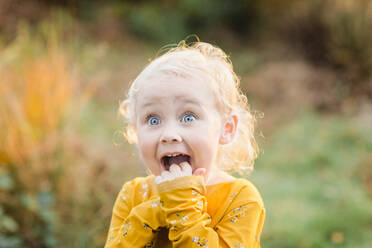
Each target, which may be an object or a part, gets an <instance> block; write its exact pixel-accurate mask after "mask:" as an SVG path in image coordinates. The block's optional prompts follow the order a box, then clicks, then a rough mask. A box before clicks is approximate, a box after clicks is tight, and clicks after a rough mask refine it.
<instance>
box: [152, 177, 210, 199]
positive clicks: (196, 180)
mask: <svg viewBox="0 0 372 248" xmlns="http://www.w3.org/2000/svg"><path fill="white" fill-rule="evenodd" d="M157 188H158V191H159V193H163V192H167V191H172V190H175V189H182V188H194V189H197V190H198V191H199V192H200V193H201V194H203V195H204V194H205V192H206V189H205V185H204V178H203V177H202V176H185V177H179V178H176V179H174V180H171V181H165V182H162V183H159V184H158V185H157Z"/></svg>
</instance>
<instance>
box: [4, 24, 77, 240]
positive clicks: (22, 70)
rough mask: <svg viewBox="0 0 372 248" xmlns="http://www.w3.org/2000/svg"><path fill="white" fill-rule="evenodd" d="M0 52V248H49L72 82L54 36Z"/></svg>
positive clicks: (28, 39)
mask: <svg viewBox="0 0 372 248" xmlns="http://www.w3.org/2000/svg"><path fill="white" fill-rule="evenodd" d="M46 34H47V35H44V36H43V37H41V38H40V37H39V38H35V37H32V36H31V35H30V33H29V32H28V30H27V28H24V29H22V30H21V31H20V32H19V35H18V37H17V38H16V39H15V40H14V41H13V42H12V43H11V44H9V45H8V46H6V47H3V48H1V47H0V75H1V76H0V233H1V234H0V247H10V244H16V245H15V246H17V245H18V246H20V247H55V246H57V244H58V242H57V236H56V234H55V233H56V232H55V229H56V228H55V223H56V222H55V221H56V220H55V219H56V213H55V209H54V202H55V200H54V197H55V193H56V191H57V190H56V188H58V180H57V178H58V173H59V171H60V168H59V167H58V166H59V163H60V162H59V161H58V160H57V158H58V152H59V150H60V149H61V147H62V146H63V138H62V137H63V135H64V134H63V131H64V130H65V128H64V123H65V122H66V118H67V115H68V111H69V109H70V107H72V105H74V108H76V107H77V106H76V105H78V104H81V101H80V102H78V101H75V95H76V92H77V90H78V80H77V76H76V75H75V73H74V71H73V68H71V66H70V65H71V63H70V61H69V57H68V56H67V54H65V53H64V52H63V51H62V49H61V47H60V46H59V44H58V42H57V39H56V36H55V32H54V30H52V29H51V30H50V31H49V32H47V33H46Z"/></svg>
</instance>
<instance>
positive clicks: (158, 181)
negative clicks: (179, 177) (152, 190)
mask: <svg viewBox="0 0 372 248" xmlns="http://www.w3.org/2000/svg"><path fill="white" fill-rule="evenodd" d="M161 182H163V178H162V177H161V176H157V177H155V183H156V184H159V183H161Z"/></svg>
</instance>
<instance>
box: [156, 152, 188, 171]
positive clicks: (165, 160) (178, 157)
mask: <svg viewBox="0 0 372 248" xmlns="http://www.w3.org/2000/svg"><path fill="white" fill-rule="evenodd" d="M182 162H187V163H189V164H190V165H191V157H190V156H189V155H186V154H173V155H166V156H163V157H162V158H161V164H162V165H163V168H164V169H165V170H169V167H170V166H171V165H172V164H178V165H180V164H181V163H182Z"/></svg>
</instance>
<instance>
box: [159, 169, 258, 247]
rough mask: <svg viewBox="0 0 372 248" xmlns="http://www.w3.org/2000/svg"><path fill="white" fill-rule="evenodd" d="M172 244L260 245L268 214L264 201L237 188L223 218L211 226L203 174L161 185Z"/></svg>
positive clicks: (160, 189) (192, 245)
mask: <svg viewBox="0 0 372 248" xmlns="http://www.w3.org/2000/svg"><path fill="white" fill-rule="evenodd" d="M158 190H159V193H160V199H161V201H162V202H163V205H162V209H163V211H164V213H165V216H166V222H167V223H168V225H169V240H170V241H171V242H172V245H173V247H175V248H177V247H178V248H180V247H210V248H211V247H215V248H218V247H220V248H241V247H245V248H258V247H260V242H259V236H260V233H261V230H262V225H263V221H264V217H265V211H264V208H263V204H261V202H260V201H256V200H254V199H250V198H247V199H244V192H243V191H244V189H242V190H241V192H237V194H236V195H234V198H232V199H231V204H230V206H229V208H228V209H227V211H226V213H225V214H224V216H223V217H222V219H221V221H219V222H218V224H217V225H216V226H215V227H213V228H212V227H211V226H210V225H209V224H210V223H211V217H210V216H209V215H208V213H207V200H206V196H205V194H206V189H205V185H204V183H203V178H202V177H195V176H189V177H183V178H178V179H175V180H174V181H172V182H171V183H170V182H163V183H161V184H159V185H158Z"/></svg>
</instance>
